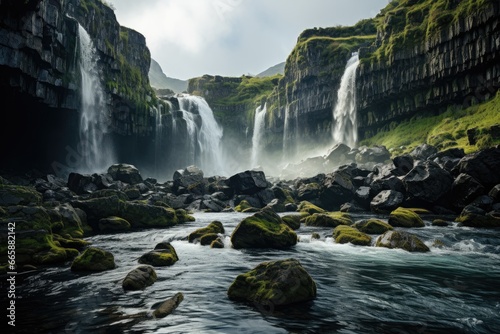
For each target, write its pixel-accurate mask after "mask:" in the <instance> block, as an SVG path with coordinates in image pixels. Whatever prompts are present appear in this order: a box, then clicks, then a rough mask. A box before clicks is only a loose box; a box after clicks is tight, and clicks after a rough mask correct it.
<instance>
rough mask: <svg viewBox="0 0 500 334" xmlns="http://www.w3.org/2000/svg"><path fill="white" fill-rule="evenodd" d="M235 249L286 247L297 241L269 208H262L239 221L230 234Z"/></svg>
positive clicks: (295, 235) (295, 236)
mask: <svg viewBox="0 0 500 334" xmlns="http://www.w3.org/2000/svg"><path fill="white" fill-rule="evenodd" d="M231 242H232V244H233V247H234V248H236V249H241V248H276V249H287V248H290V247H292V246H294V245H295V244H296V243H297V234H295V232H293V230H292V229H291V228H290V227H288V225H286V224H285V223H284V222H283V220H282V219H281V218H280V216H278V215H277V214H276V213H274V212H273V211H271V210H262V211H260V212H257V213H256V214H254V215H253V216H251V217H247V218H245V219H244V220H243V221H241V222H240V223H239V224H238V226H236V228H235V229H234V231H233V234H232V235H231Z"/></svg>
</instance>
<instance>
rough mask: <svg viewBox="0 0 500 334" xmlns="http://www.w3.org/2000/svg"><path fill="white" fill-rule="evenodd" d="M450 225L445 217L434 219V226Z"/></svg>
mask: <svg viewBox="0 0 500 334" xmlns="http://www.w3.org/2000/svg"><path fill="white" fill-rule="evenodd" d="M448 225H450V224H449V223H448V222H447V221H446V220H443V219H434V220H433V221H432V226H438V227H446V226H448Z"/></svg>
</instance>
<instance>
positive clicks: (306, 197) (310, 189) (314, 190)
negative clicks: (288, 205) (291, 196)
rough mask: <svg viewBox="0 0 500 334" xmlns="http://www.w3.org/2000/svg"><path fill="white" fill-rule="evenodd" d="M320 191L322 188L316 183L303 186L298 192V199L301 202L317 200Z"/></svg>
mask: <svg viewBox="0 0 500 334" xmlns="http://www.w3.org/2000/svg"><path fill="white" fill-rule="evenodd" d="M320 191H321V187H320V186H319V184H317V183H315V182H313V183H307V184H302V185H301V186H300V188H299V189H298V190H297V199H298V200H299V201H310V200H314V199H317V198H318V197H319V194H320Z"/></svg>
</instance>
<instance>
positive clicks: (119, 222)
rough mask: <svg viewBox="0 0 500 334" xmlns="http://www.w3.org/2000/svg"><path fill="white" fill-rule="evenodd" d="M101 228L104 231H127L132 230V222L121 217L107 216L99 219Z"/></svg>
mask: <svg viewBox="0 0 500 334" xmlns="http://www.w3.org/2000/svg"><path fill="white" fill-rule="evenodd" d="M99 230H100V231H101V232H103V233H116V232H126V231H129V230H130V223H129V222H128V221H126V220H125V219H123V218H120V217H107V218H102V219H100V220H99Z"/></svg>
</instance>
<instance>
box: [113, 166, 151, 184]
mask: <svg viewBox="0 0 500 334" xmlns="http://www.w3.org/2000/svg"><path fill="white" fill-rule="evenodd" d="M108 174H109V175H111V177H112V178H113V180H115V181H122V182H125V183H128V184H132V185H134V184H138V183H142V181H143V180H142V176H141V173H140V172H139V170H138V169H137V168H136V167H135V166H133V165H128V164H114V165H112V166H110V167H109V168H108Z"/></svg>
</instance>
